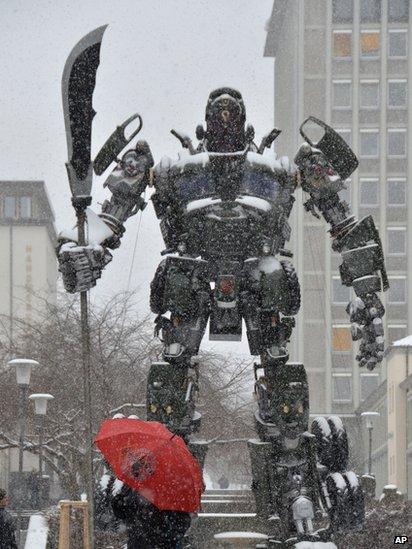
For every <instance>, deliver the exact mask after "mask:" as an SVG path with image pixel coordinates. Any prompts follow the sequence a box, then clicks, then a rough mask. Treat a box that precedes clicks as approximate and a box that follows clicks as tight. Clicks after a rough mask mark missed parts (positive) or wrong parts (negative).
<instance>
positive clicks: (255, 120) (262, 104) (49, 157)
mask: <svg viewBox="0 0 412 549" xmlns="http://www.w3.org/2000/svg"><path fill="white" fill-rule="evenodd" d="M272 4H273V0H258V1H251V0H224V1H222V0H117V1H113V0H70V1H63V0H50V1H46V0H32V1H30V2H28V1H27V0H0V13H1V33H0V70H1V79H0V109H1V119H2V124H1V132H0V179H42V180H44V181H45V182H46V185H47V189H48V192H49V196H50V198H51V201H52V203H53V207H54V210H55V213H56V227H57V229H58V230H60V229H61V228H63V227H64V226H68V225H71V224H72V223H73V219H74V217H73V213H72V209H71V205H70V195H69V187H68V182H67V177H66V172H65V167H64V163H65V161H66V160H67V150H66V139H65V132H64V123H63V114H62V102H61V75H62V71H63V67H64V63H65V61H66V58H67V56H68V55H69V53H70V50H71V49H72V47H73V46H74V45H75V44H76V42H77V41H78V40H79V39H80V38H81V37H82V36H84V35H85V34H87V33H88V32H89V31H90V30H92V29H94V28H96V27H98V26H100V25H103V24H109V27H108V29H107V30H106V32H105V35H104V39H103V45H102V49H101V56H100V59H101V61H100V67H99V70H98V75H97V84H96V89H95V93H94V108H95V110H96V111H97V115H96V117H95V119H94V124H93V138H92V139H93V142H92V149H93V151H94V153H97V151H98V150H99V148H100V146H101V145H102V144H103V142H104V141H105V140H106V138H107V137H108V136H109V134H110V133H111V132H112V131H113V130H114V128H115V127H116V125H117V124H119V123H121V122H123V121H124V120H125V119H126V118H127V117H129V116H130V115H131V114H132V113H134V112H139V113H140V114H141V115H142V117H143V121H144V128H143V130H142V132H141V134H140V137H141V138H145V139H147V140H148V141H149V143H150V146H151V148H152V152H153V155H154V157H155V161H159V160H160V158H161V157H162V156H164V155H168V156H171V157H175V156H176V153H177V151H179V149H180V144H179V142H178V141H177V140H176V139H175V138H174V137H173V136H172V135H171V134H170V129H171V128H173V127H175V128H177V129H182V130H185V131H186V132H187V133H190V134H192V135H193V134H194V129H195V127H196V125H197V124H198V123H200V122H202V121H203V117H204V108H205V103H206V100H207V96H208V94H209V92H210V91H211V90H212V89H214V88H216V87H219V86H222V85H227V86H232V87H235V88H238V89H239V90H240V91H241V92H242V94H243V96H244V100H245V103H246V108H247V118H248V121H249V122H250V123H252V124H253V125H254V126H255V129H256V133H257V136H261V135H262V134H264V133H266V132H267V131H269V130H270V129H271V128H272V126H273V79H274V78H273V59H267V58H266V59H265V58H263V47H264V42H265V38H266V32H265V23H266V21H267V20H268V18H269V16H270V12H271V8H272ZM108 173H109V172H108ZM103 181H104V177H102V178H97V177H96V178H95V180H94V183H93V198H94V209H95V210H97V211H98V210H99V207H98V205H97V204H96V202H97V201H100V202H101V201H102V200H103V199H104V198H105V196H106V191H103V189H102V184H103ZM139 216H140V214H139ZM138 225H139V219H138V218H137V217H136V218H132V219H130V220H129V222H128V223H127V225H126V227H127V233H126V235H125V237H124V239H123V244H122V246H121V248H120V249H119V250H117V251H115V257H114V260H113V262H112V264H111V265H109V267H108V268H107V270H106V272H105V273H104V275H103V279H102V280H101V281H100V283H99V287H98V288H97V289H96V290H93V295H94V296H98V297H102V296H104V295H108V294H112V293H114V292H116V291H119V290H125V289H126V288H127V283H128V278H129V271H130V264H131V256H132V253H133V247H134V244H135V239H136V232H137V228H138ZM161 249H163V243H162V240H161V236H160V230H159V228H158V224H157V220H156V218H155V216H154V212H153V208H152V205H151V203H150V204H149V206H148V207H147V208H146V210H145V211H144V213H143V217H142V221H141V226H140V233H139V239H138V242H137V249H136V260H135V262H134V267H133V272H132V282H131V285H130V289H135V288H136V289H138V296H139V303H140V305H139V309H140V310H141V312H142V313H145V312H148V310H149V305H148V290H149V283H150V280H151V278H152V276H153V273H154V270H155V268H156V265H157V264H158V262H159V260H160V256H159V253H160V251H161ZM242 347H243V345H242Z"/></svg>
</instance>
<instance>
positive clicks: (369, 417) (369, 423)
mask: <svg viewBox="0 0 412 549" xmlns="http://www.w3.org/2000/svg"><path fill="white" fill-rule="evenodd" d="M379 416H380V413H379V412H362V413H361V417H364V418H365V419H366V425H365V426H366V428H367V430H368V432H369V451H368V475H371V474H372V432H373V422H374V420H375V419H376V418H377V417H379Z"/></svg>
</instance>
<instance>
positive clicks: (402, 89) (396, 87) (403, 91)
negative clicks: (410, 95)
mask: <svg viewBox="0 0 412 549" xmlns="http://www.w3.org/2000/svg"><path fill="white" fill-rule="evenodd" d="M406 101H407V81H406V80H389V81H388V106H389V107H406Z"/></svg>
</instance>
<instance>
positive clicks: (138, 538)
mask: <svg viewBox="0 0 412 549" xmlns="http://www.w3.org/2000/svg"><path fill="white" fill-rule="evenodd" d="M111 504H112V509H113V512H114V514H115V516H116V517H117V518H119V519H120V520H122V521H124V522H125V524H126V526H127V531H128V544H127V547H128V549H177V548H178V547H180V542H181V540H182V539H183V537H184V535H185V533H186V531H187V530H188V528H189V526H190V514H189V513H183V512H179V511H160V510H159V509H157V507H155V506H154V505H152V504H151V503H150V502H149V501H147V500H146V499H145V498H143V497H142V496H141V495H139V494H138V493H137V492H135V491H134V490H132V489H131V488H129V487H128V486H125V485H124V486H123V487H122V489H121V490H120V492H119V493H118V494H116V495H115V496H114V497H113V498H112V501H111Z"/></svg>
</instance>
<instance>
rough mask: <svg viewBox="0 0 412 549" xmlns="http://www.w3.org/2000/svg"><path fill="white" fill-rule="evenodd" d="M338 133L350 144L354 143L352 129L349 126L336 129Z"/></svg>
mask: <svg viewBox="0 0 412 549" xmlns="http://www.w3.org/2000/svg"><path fill="white" fill-rule="evenodd" d="M336 133H338V134H339V135H340V136H341V137H342V139H343V140H344V141H345V142H346V143H347V144H348V145H351V143H352V130H350V129H349V128H348V129H346V128H345V129H343V130H342V129H341V130H336Z"/></svg>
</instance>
